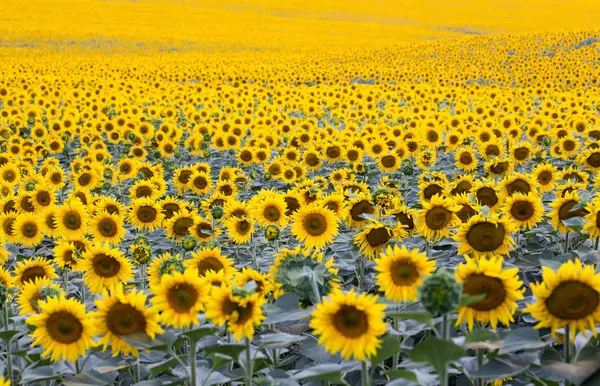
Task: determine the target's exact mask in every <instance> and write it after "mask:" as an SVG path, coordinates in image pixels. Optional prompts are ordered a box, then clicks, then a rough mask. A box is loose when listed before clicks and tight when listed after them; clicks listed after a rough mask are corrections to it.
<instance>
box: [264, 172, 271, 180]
mask: <svg viewBox="0 0 600 386" xmlns="http://www.w3.org/2000/svg"><path fill="white" fill-rule="evenodd" d="M271 177H272V175H271V173H269V172H266V173H265V176H264V178H265V181H269V180H270V179H271Z"/></svg>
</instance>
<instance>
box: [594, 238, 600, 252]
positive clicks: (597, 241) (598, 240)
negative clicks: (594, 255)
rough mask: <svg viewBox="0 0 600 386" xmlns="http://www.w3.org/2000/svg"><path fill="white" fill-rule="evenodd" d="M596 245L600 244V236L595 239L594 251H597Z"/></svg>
mask: <svg viewBox="0 0 600 386" xmlns="http://www.w3.org/2000/svg"><path fill="white" fill-rule="evenodd" d="M598 244H600V236H598V237H596V243H595V244H594V249H595V250H598V246H599V245H598Z"/></svg>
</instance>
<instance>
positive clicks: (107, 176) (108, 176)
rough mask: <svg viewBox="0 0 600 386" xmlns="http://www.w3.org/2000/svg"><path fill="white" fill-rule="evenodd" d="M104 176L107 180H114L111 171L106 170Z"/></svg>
mask: <svg viewBox="0 0 600 386" xmlns="http://www.w3.org/2000/svg"><path fill="white" fill-rule="evenodd" d="M102 176H103V177H104V179H105V180H112V178H113V172H112V170H110V169H104V172H103V173H102Z"/></svg>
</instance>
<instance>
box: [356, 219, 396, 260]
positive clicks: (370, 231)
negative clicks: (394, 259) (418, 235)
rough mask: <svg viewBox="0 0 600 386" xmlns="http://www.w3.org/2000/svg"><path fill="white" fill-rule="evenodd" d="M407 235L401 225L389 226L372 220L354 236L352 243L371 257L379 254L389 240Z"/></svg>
mask: <svg viewBox="0 0 600 386" xmlns="http://www.w3.org/2000/svg"><path fill="white" fill-rule="evenodd" d="M406 236H408V232H406V231H405V230H404V229H403V227H402V225H399V226H395V227H394V226H390V225H387V224H384V223H382V222H379V221H373V222H371V223H370V224H369V225H367V226H365V227H364V228H363V229H362V230H361V231H360V232H359V233H357V234H356V235H355V236H354V244H355V245H357V246H358V248H359V249H360V252H361V253H362V254H363V255H365V256H366V257H368V258H370V259H372V258H375V257H377V256H378V255H379V253H380V252H381V251H382V250H383V249H384V248H385V246H386V245H387V244H388V242H389V241H391V240H394V239H395V240H400V239H402V238H404V237H406Z"/></svg>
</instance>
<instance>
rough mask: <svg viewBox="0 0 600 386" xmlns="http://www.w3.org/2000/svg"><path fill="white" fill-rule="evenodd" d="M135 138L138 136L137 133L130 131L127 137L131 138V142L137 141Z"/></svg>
mask: <svg viewBox="0 0 600 386" xmlns="http://www.w3.org/2000/svg"><path fill="white" fill-rule="evenodd" d="M135 138H136V137H135V134H133V133H129V134H128V135H127V139H129V140H130V141H131V142H133V141H135Z"/></svg>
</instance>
